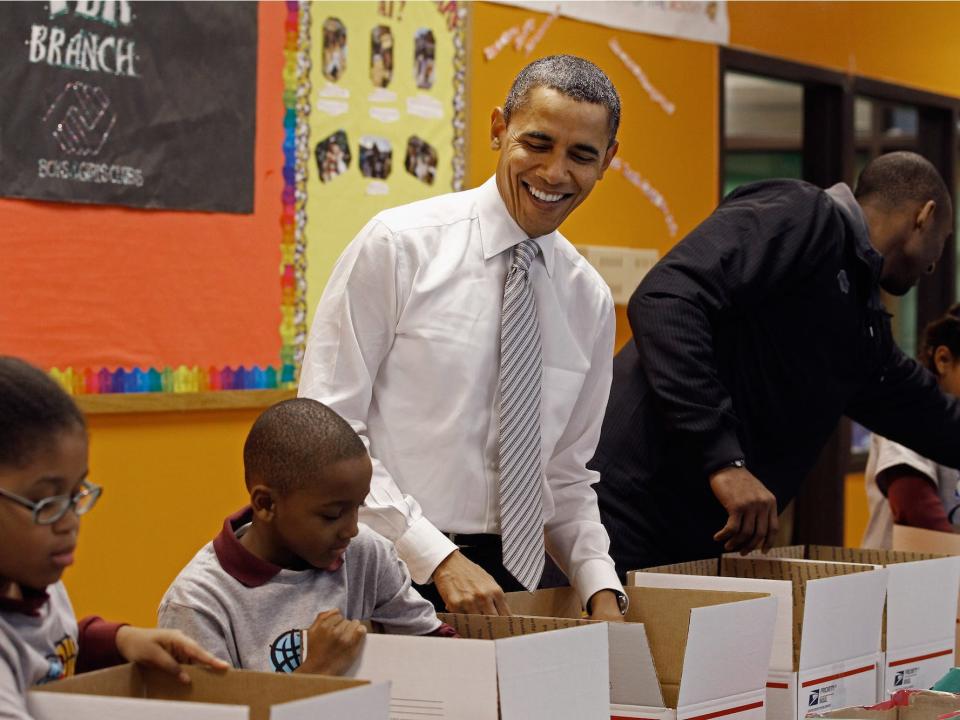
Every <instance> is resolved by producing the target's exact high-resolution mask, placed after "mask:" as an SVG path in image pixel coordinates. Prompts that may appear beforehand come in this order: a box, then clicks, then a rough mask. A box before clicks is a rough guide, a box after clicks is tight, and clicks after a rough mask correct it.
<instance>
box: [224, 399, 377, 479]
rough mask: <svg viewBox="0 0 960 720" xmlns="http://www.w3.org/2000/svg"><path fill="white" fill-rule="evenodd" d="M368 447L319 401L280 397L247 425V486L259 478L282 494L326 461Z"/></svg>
mask: <svg viewBox="0 0 960 720" xmlns="http://www.w3.org/2000/svg"><path fill="white" fill-rule="evenodd" d="M366 453H367V448H366V447H365V446H364V444H363V441H362V440H361V439H360V436H359V435H357V433H356V432H354V430H353V428H352V427H350V424H349V423H348V422H347V421H346V420H344V419H343V418H342V417H340V416H339V415H337V413H335V412H334V411H333V410H331V409H330V408H328V407H327V406H326V405H324V404H323V403H321V402H317V401H316V400H311V399H310V398H295V399H293V400H284V401H283V402H279V403H277V404H276V405H273V406H272V407H269V408H267V409H266V410H264V412H263V413H262V414H261V415H260V417H258V418H257V420H256V422H254V423H253V427H252V428H250V433H249V434H248V435H247V440H246V442H245V443H244V445H243V468H244V477H245V479H246V483H247V489H250V488H251V487H253V485H254V484H256V483H263V484H264V485H268V486H270V487H272V488H274V489H275V490H276V491H277V492H279V493H280V494H285V493H288V492H290V491H291V490H298V489H300V488H302V487H304V486H305V485H307V484H308V483H309V482H311V481H313V480H316V479H317V478H318V477H320V473H319V471H320V470H322V469H323V468H325V467H327V466H328V465H334V464H336V463H338V462H341V461H343V460H350V459H353V458H356V457H360V456H362V455H366Z"/></svg>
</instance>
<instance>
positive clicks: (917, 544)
mask: <svg viewBox="0 0 960 720" xmlns="http://www.w3.org/2000/svg"><path fill="white" fill-rule="evenodd" d="M893 549H894V550H905V551H908V552H922V553H937V554H940V555H960V534H958V533H946V532H937V531H936V530H924V529H923V528H913V527H907V526H906V525H894V526H893ZM955 632H956V654H955V656H954V664H955V665H957V666H960V601H958V603H957V621H956V631H955Z"/></svg>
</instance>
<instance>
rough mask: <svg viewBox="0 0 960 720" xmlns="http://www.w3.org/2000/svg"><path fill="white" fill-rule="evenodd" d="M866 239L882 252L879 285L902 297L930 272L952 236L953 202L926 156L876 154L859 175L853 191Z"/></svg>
mask: <svg viewBox="0 0 960 720" xmlns="http://www.w3.org/2000/svg"><path fill="white" fill-rule="evenodd" d="M854 194H855V196H856V198H857V202H859V203H860V206H861V207H862V208H863V213H864V217H865V218H866V221H867V226H868V228H869V231H870V242H871V244H872V245H873V247H874V248H876V250H877V251H878V252H879V253H880V254H881V255H882V256H883V269H882V272H881V276H880V285H881V287H883V289H884V290H886V291H887V292H889V293H891V294H893V295H903V294H904V293H906V292H907V291H909V290H910V288H912V287H914V286H915V285H916V284H917V282H918V281H919V280H920V278H921V276H922V275H923V274H924V273H932V272H933V271H934V269H935V268H936V264H937V261H938V260H939V259H940V256H941V255H942V254H943V248H944V247H945V245H946V244H947V240H948V239H949V237H950V236H951V235H952V234H953V203H952V202H951V199H950V193H949V192H948V190H947V186H946V183H944V182H943V178H941V177H940V173H938V172H937V169H936V168H935V167H934V166H933V165H932V164H931V163H930V162H929V161H928V160H926V159H924V158H922V157H921V156H919V155H917V154H916V153H911V152H895V153H889V154H887V155H881V156H880V157H878V158H876V159H875V160H873V161H871V162H870V163H869V164H868V165H867V166H866V167H865V168H864V169H863V172H862V173H860V179H859V181H858V182H857V189H856V192H855V193H854Z"/></svg>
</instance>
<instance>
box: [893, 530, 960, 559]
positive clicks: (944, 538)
mask: <svg viewBox="0 0 960 720" xmlns="http://www.w3.org/2000/svg"><path fill="white" fill-rule="evenodd" d="M893 547H894V549H895V550H908V551H915V552H929V553H943V554H945V555H960V534H958V533H947V532H937V531H936V530H925V529H923V528H914V527H907V526H906V525H894V526H893Z"/></svg>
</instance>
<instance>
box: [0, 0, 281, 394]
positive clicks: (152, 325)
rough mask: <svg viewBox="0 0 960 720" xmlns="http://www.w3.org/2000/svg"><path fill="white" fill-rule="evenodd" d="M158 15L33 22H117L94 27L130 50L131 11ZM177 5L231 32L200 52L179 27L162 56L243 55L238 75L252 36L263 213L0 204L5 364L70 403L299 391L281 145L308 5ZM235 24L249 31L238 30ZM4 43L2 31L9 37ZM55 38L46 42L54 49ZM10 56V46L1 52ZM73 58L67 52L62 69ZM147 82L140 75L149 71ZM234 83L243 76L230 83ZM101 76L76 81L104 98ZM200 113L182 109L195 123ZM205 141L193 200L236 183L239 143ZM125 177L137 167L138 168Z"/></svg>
mask: <svg viewBox="0 0 960 720" xmlns="http://www.w3.org/2000/svg"><path fill="white" fill-rule="evenodd" d="M9 5H11V4H10V3H4V4H2V5H0V16H3V17H4V18H6V17H7V15H6V13H7V12H8V11H9ZM24 5H27V4H25V3H24ZM54 5H56V3H54ZM155 5H156V3H140V2H135V1H133V2H129V3H124V2H118V3H115V4H114V5H113V10H112V11H111V10H110V6H109V3H108V2H106V0H88V1H87V2H84V1H83V0H78V1H77V2H73V1H71V2H68V3H66V4H65V6H66V9H67V12H66V13H63V14H61V15H58V16H57V17H56V18H54V19H53V20H51V19H50V18H49V11H48V9H47V6H45V5H43V4H42V3H40V2H36V3H31V4H29V5H28V7H35V8H42V9H43V12H42V14H41V15H40V16H39V18H40V19H39V20H37V22H36V24H38V25H39V24H44V25H46V26H48V28H49V27H56V26H57V25H56V23H57V22H59V20H58V19H59V18H62V17H65V16H66V15H72V14H76V13H78V12H79V11H80V10H81V9H82V10H84V12H88V13H94V12H98V13H99V14H100V16H101V17H104V16H106V18H107V19H110V18H111V17H112V18H113V19H114V20H115V22H116V23H117V27H116V28H115V29H114V28H108V26H107V25H104V24H103V23H100V24H99V25H96V24H93V23H94V21H93V20H90V21H89V22H90V23H91V24H89V25H84V27H85V28H86V30H85V32H89V33H94V32H96V33H97V34H98V35H99V36H100V37H103V36H105V34H106V33H107V32H108V30H109V32H110V33H112V35H111V37H115V38H117V37H120V36H121V35H123V36H124V37H127V35H124V32H125V31H124V30H123V25H122V20H123V17H124V15H123V8H124V7H125V6H127V7H129V10H130V19H131V22H132V23H133V26H134V27H136V24H137V23H138V22H139V21H140V20H143V19H144V18H147V17H149V14H150V12H152V8H153V7H154V6H155ZM177 5H178V7H179V8H181V9H183V8H186V7H187V6H190V8H191V10H190V11H189V12H191V13H194V14H195V13H200V12H201V11H202V10H203V8H204V7H207V9H208V10H210V11H211V12H214V13H217V14H223V16H224V19H223V21H222V22H220V24H219V25H218V26H217V27H218V28H219V29H216V28H213V29H211V28H210V27H207V28H206V29H205V30H204V32H203V37H209V42H207V41H204V44H202V45H201V46H199V47H198V45H197V43H198V42H199V40H198V36H197V34H196V33H192V32H190V31H188V30H184V28H183V27H178V28H177V29H176V30H175V31H174V30H171V29H170V28H169V26H168V29H167V33H166V36H167V37H165V38H164V43H165V44H164V45H163V47H164V48H166V49H167V51H169V53H170V54H171V55H176V56H191V55H192V56H196V55H197V54H198V53H199V54H200V55H201V56H206V55H212V54H220V55H226V56H228V57H230V58H234V56H235V58H234V59H235V60H236V64H237V66H238V68H240V69H242V68H243V67H244V66H245V65H246V63H247V61H246V60H245V59H244V57H245V54H246V53H247V49H246V48H245V47H243V46H240V47H237V48H234V47H233V46H232V45H231V43H232V42H233V39H235V37H236V35H237V32H235V31H237V30H238V28H240V27H247V26H248V25H249V23H251V22H252V23H253V28H252V30H253V32H254V35H253V40H252V41H253V42H254V46H253V53H254V57H253V58H252V59H251V60H250V65H251V67H252V74H251V75H250V77H249V78H248V80H247V81H246V82H247V84H248V85H249V87H250V94H251V98H252V102H253V104H252V106H251V107H250V108H249V112H246V111H245V112H246V114H247V117H246V118H245V122H246V123H247V125H248V126H249V128H251V129H252V128H256V133H255V137H251V138H249V139H248V141H244V142H245V143H247V144H249V143H252V146H250V147H248V149H247V151H248V152H249V153H250V154H251V158H250V160H249V163H250V170H249V172H250V173H252V175H251V176H250V177H249V178H248V179H247V181H246V182H248V183H250V184H251V197H250V198H248V199H247V200H245V201H244V202H246V203H252V204H251V207H250V208H249V209H250V210H251V212H249V213H247V212H243V213H239V212H226V211H223V212H195V211H185V210H182V209H170V208H149V209H145V208H141V207H125V206H122V205H118V204H103V203H93V202H49V201H37V200H32V199H23V198H10V197H0V225H2V227H3V232H0V354H10V355H17V356H20V357H23V358H25V359H26V360H28V361H30V362H32V363H34V364H36V365H38V366H39V367H42V368H45V369H48V370H50V372H51V374H52V375H53V376H54V377H55V378H57V379H58V380H59V381H60V382H61V384H62V385H63V386H64V387H65V388H67V389H68V390H69V391H70V392H73V393H74V394H102V393H138V392H145V391H146V392H156V393H171V392H185V393H186V392H195V391H204V390H246V389H258V388H271V387H281V386H286V387H290V386H292V385H294V384H295V382H296V368H295V365H294V356H293V351H292V349H291V348H292V338H291V339H290V341H289V342H290V345H289V346H288V345H286V344H285V342H284V336H283V333H284V330H285V329H286V330H289V328H291V327H292V324H291V322H292V320H288V318H291V317H292V310H291V309H290V306H291V305H292V303H293V301H294V293H293V287H294V285H293V276H292V275H286V276H285V275H283V274H278V268H281V267H282V258H283V257H285V256H284V253H285V252H286V253H287V254H288V256H289V255H291V254H292V247H293V243H294V238H293V226H294V220H293V207H294V204H295V197H294V193H295V187H294V182H295V166H296V159H295V148H294V146H293V144H292V143H293V142H294V140H293V139H292V138H290V137H288V136H287V135H286V134H285V131H286V129H287V126H288V125H295V122H296V108H295V107H294V105H295V102H296V88H295V84H296V81H297V77H296V75H297V59H298V58H297V52H298V39H297V24H298V21H297V18H298V11H299V5H298V3H297V2H295V1H293V2H290V3H277V2H264V3H211V4H210V5H209V6H203V5H197V6H196V8H194V5H193V4H191V3H182V4H177ZM214 5H215V6H216V7H214ZM177 11H178V10H177V8H174V10H173V12H175V13H176V12H177ZM17 12H20V10H17ZM111 12H112V13H113V15H111V14H110V13H111ZM231 12H236V13H237V17H236V18H232V19H229V20H228V19H226V15H231ZM185 17H186V16H183V15H181V16H180V20H181V21H182V20H184V18H185ZM190 17H194V15H190ZM77 22H79V20H77ZM101 26H102V27H103V28H104V29H99V28H100V27H101ZM95 27H96V28H98V29H97V30H94V28H95ZM7 31H8V26H7V25H6V24H5V23H3V22H0V32H3V33H5V32H7ZM27 32H28V34H27V36H26V37H25V38H20V39H19V40H18V41H17V42H18V45H19V46H21V48H25V50H24V52H29V37H30V36H29V32H30V27H29V26H28V28H27ZM51 32H52V30H50V29H48V30H47V33H48V36H47V37H48V38H49V36H50V35H49V34H50V33H51ZM209 32H212V33H213V34H212V35H207V33H209ZM148 34H149V33H148ZM64 37H65V38H66V37H67V33H66V32H64ZM130 37H134V38H140V39H142V37H144V36H142V35H132V36H130ZM140 39H136V40H135V41H136V42H138V43H139V42H140V41H141V40H140ZM24 40H26V43H27V44H24ZM64 42H66V40H65V41H64ZM91 42H92V41H91ZM101 46H102V44H101ZM47 47H48V50H49V42H48V46H47ZM109 47H110V46H108V50H107V51H105V52H106V53H107V54H105V57H107V55H109V53H110V50H109ZM9 50H10V48H9V47H7V46H6V45H4V46H3V47H0V52H7V51H9ZM214 51H216V52H214ZM64 52H65V51H64V50H63V48H61V60H62V61H65V58H66V55H65V54H64ZM150 52H152V50H151V51H150ZM148 54H149V53H148V49H147V48H146V46H145V47H144V49H143V51H142V52H141V49H140V48H139V46H138V47H137V49H136V50H135V53H134V63H137V62H138V60H137V58H136V56H140V62H142V63H143V62H146V61H147V59H148V58H147V55H148ZM71 57H72V56H71ZM111 57H112V56H111ZM98 62H99V61H98ZM8 67H9V66H8V65H0V76H2V78H0V82H7V79H6V75H5V73H6V71H7V69H8ZM136 67H137V68H138V72H139V71H140V68H143V67H147V65H144V64H141V65H136ZM165 67H167V69H168V70H175V71H177V72H178V74H179V76H180V78H181V79H183V80H184V81H186V79H187V78H186V76H187V75H189V74H190V72H192V71H191V70H190V68H189V66H186V65H183V64H182V63H181V64H179V65H177V64H174V65H172V66H171V65H168V66H165ZM79 72H84V71H79ZM164 72H166V70H165V71H164ZM229 72H232V69H230V70H227V69H223V73H229ZM244 72H246V71H245V70H244ZM194 74H198V75H202V74H203V72H201V71H200V70H198V71H196V73H194ZM94 76H95V74H94V73H92V72H85V74H84V75H83V76H82V77H81V78H80V80H79V82H85V83H92V82H93V81H94V80H93V78H94ZM194 80H195V81H196V82H200V80H201V78H199V77H198V78H194V79H192V80H191V81H194ZM70 82H73V81H72V80H71V81H70ZM204 82H206V81H204ZM231 82H232V81H231ZM228 84H229V83H228ZM254 87H255V88H256V90H255V92H254V90H253V88H254ZM290 87H293V92H292V94H291V92H290V89H289V88H290ZM2 97H3V110H2V112H0V116H2V118H3V119H4V120H5V119H6V118H7V117H9V115H10V112H9V108H10V103H9V102H8V100H9V99H10V98H11V95H10V94H9V93H8V92H5V93H4V95H3V96H2ZM12 97H13V98H19V97H20V95H19V94H14V95H13V96H12ZM181 100H183V98H180V97H178V96H174V95H169V96H167V97H166V99H165V100H164V102H163V103H162V104H161V105H160V106H158V108H159V109H157V112H160V113H161V116H160V117H161V119H162V118H163V117H168V116H170V117H172V115H171V114H175V113H173V110H174V109H176V108H177V107H178V106H177V104H178V103H180V102H181ZM192 107H193V106H191V105H189V104H188V105H187V106H180V107H179V110H180V111H181V112H186V111H188V110H189V111H190V112H192V110H191V108H192ZM163 113H166V115H164V114H163ZM284 113H287V115H285V114H284ZM119 123H120V119H119V118H118V120H117V124H118V125H119ZM197 127H199V126H197ZM169 131H170V142H171V143H173V144H174V145H175V144H176V143H179V142H180V141H181V138H180V134H179V132H177V133H174V132H173V131H174V126H170V128H169ZM187 134H189V133H187ZM3 139H4V141H6V139H7V138H6V130H4V138H3ZM203 140H204V142H206V143H207V144H209V145H212V149H213V150H215V151H216V152H211V153H208V154H207V155H205V156H204V157H206V158H207V159H206V160H205V161H204V162H205V163H206V165H205V166H204V168H202V170H198V171H197V172H198V173H199V174H198V175H196V176H195V174H194V173H193V172H192V171H191V173H190V174H189V177H188V178H185V179H184V178H181V180H183V181H184V182H187V181H189V184H190V186H191V187H194V192H195V194H196V196H197V197H199V196H201V195H202V194H203V193H204V192H206V190H207V189H208V188H207V187H195V185H196V181H197V178H198V177H199V178H203V179H204V182H205V183H206V184H207V185H211V186H213V185H217V186H226V187H229V183H230V182H231V181H232V180H231V178H228V177H225V174H227V173H228V172H233V171H232V170H229V168H230V167H231V166H230V164H229V163H230V162H231V161H229V160H228V159H227V158H226V155H227V154H229V153H228V152H227V151H226V148H227V147H228V146H229V145H230V144H231V143H232V142H233V140H232V139H231V138H230V137H227V136H226V135H223V134H221V132H220V130H218V129H217V128H214V132H212V133H208V134H206V135H204V137H203ZM110 142H111V140H110V139H108V140H107V142H106V144H105V145H104V150H106V148H107V147H109V146H110ZM4 152H6V147H4ZM6 160H7V157H6V155H4V157H3V162H4V163H6ZM117 164H125V165H129V166H132V165H133V163H132V162H130V161H129V160H124V161H123V162H118V163H117ZM225 168H226V169H227V170H225ZM204 173H206V174H204ZM287 337H290V336H289V333H288V335H287ZM160 404H161V405H162V403H160Z"/></svg>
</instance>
